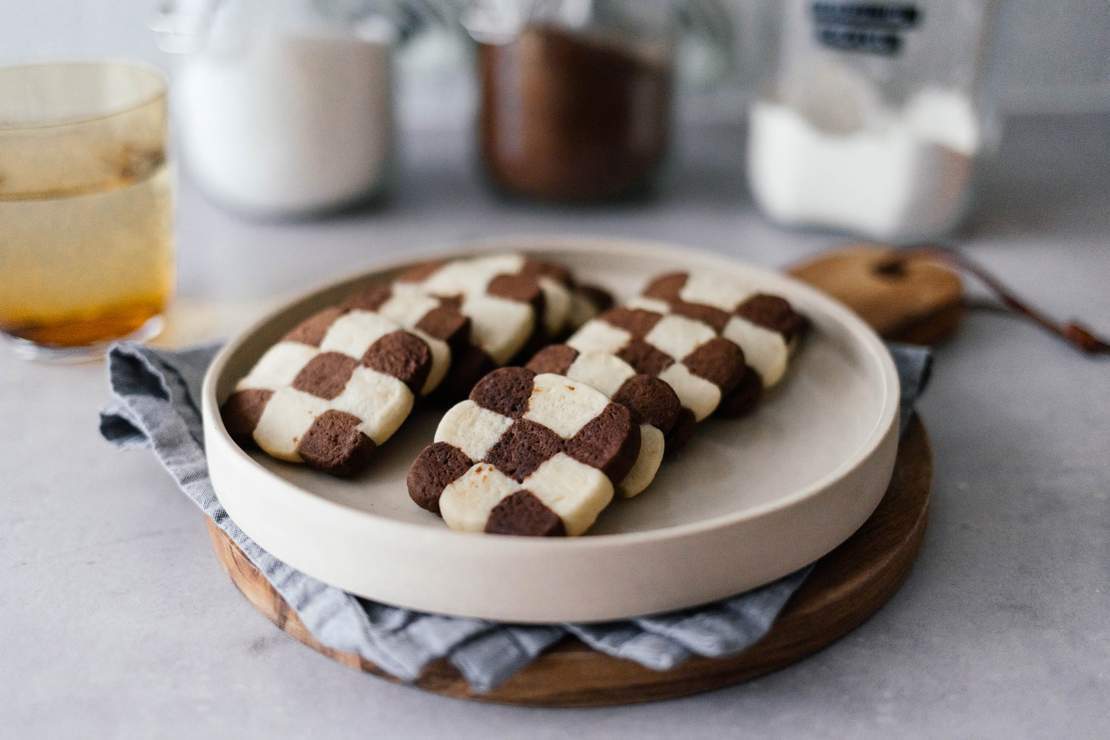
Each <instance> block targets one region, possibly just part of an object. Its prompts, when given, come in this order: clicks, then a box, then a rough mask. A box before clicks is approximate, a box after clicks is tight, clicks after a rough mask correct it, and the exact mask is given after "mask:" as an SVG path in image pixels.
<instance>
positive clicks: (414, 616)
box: [100, 343, 931, 691]
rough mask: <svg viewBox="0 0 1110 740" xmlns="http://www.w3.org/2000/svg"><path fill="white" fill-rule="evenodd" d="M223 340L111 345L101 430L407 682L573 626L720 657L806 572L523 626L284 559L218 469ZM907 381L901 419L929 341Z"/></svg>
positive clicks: (496, 678) (474, 664)
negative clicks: (609, 614)
mask: <svg viewBox="0 0 1110 740" xmlns="http://www.w3.org/2000/svg"><path fill="white" fill-rule="evenodd" d="M217 349H218V346H217V345H207V346H202V347H197V348H194V349H188V350H184V351H180V352H171V351H166V350H156V349H151V348H149V347H143V346H140V345H137V344H131V343H125V344H117V345H115V346H114V347H113V348H112V350H111V352H110V353H109V355H108V380H109V383H110V385H111V389H112V394H113V396H114V400H113V402H112V403H111V404H110V405H109V406H108V407H107V408H106V409H105V410H104V411H102V412H101V415H100V432H101V434H102V435H103V436H104V438H105V439H107V440H108V441H110V442H112V443H113V444H115V445H117V446H119V447H123V448H130V447H149V448H151V449H153V451H154V454H155V455H156V456H157V457H158V459H159V460H160V461H161V463H162V465H163V466H164V467H165V468H166V470H167V471H168V472H169V473H170V475H171V476H172V477H173V479H174V481H175V482H176V483H177V485H178V487H179V488H180V489H181V490H182V491H183V492H184V493H185V495H187V496H188V497H189V498H190V499H192V501H193V503H195V504H196V505H197V506H199V507H200V508H201V510H203V511H204V513H205V514H207V515H208V516H209V517H211V518H212V520H213V521H215V523H216V524H217V526H219V527H220V529H222V530H223V531H224V532H225V533H227V535H228V536H229V537H230V538H231V539H232V540H233V541H234V542H235V544H236V545H238V546H239V548H240V549H241V550H242V551H243V552H244V553H245V554H246V555H247V557H248V558H249V559H250V561H251V562H252V563H254V564H255V566H257V567H258V569H259V570H260V571H261V572H262V573H263V574H264V575H265V576H266V578H267V580H269V581H270V583H271V584H272V585H273V586H274V588H275V589H276V590H277V592H278V593H280V594H281V596H282V597H283V598H284V599H285V600H286V602H288V604H289V606H290V607H292V608H293V610H294V611H296V612H297V615H298V616H299V617H300V619H301V621H302V622H304V624H305V626H306V627H307V628H308V630H309V631H310V632H311V633H312V634H313V636H315V637H316V639H317V640H319V641H320V642H321V643H323V644H324V645H327V646H328V647H330V648H333V649H336V650H342V651H345V652H352V653H357V654H358V655H361V656H362V657H363V658H365V659H367V660H369V661H371V662H373V663H374V664H376V665H378V666H379V667H381V668H382V669H383V670H385V671H388V672H389V673H390V674H392V675H394V676H396V677H397V678H399V679H402V680H404V681H413V680H415V679H416V678H417V677H418V676H419V675H420V673H421V671H422V670H423V669H424V667H425V666H426V665H427V664H428V663H429V662H430V661H432V660H434V659H436V658H441V657H446V658H447V659H448V660H449V661H450V662H451V663H452V664H453V665H454V666H455V667H456V668H458V669H459V671H460V673H462V675H463V676H464V677H465V678H466V680H467V682H468V683H469V684H470V686H471V687H472V688H473V689H474V690H476V691H489V690H490V689H492V688H494V687H496V686H497V685H498V684H500V683H501V682H503V681H504V680H505V679H507V678H509V677H510V676H511V675H513V673H515V672H516V671H518V670H520V669H521V668H523V667H524V666H526V665H528V664H529V663H530V662H531V661H532V660H534V659H535V658H536V656H537V655H539V654H540V653H541V652H543V651H544V650H545V649H547V648H548V647H550V646H552V645H554V644H555V643H556V642H558V641H559V640H560V639H562V638H563V637H565V636H566V635H568V634H571V635H574V636H575V637H578V638H579V639H581V640H582V641H583V642H585V643H586V644H587V645H589V646H590V647H592V648H593V649H595V650H598V651H601V652H603V653H606V654H608V655H613V656H616V657H619V658H626V659H628V660H633V661H636V662H637V663H640V664H641V665H644V666H646V667H648V668H653V669H655V670H666V669H668V668H672V667H674V666H676V665H678V664H679V663H681V662H682V661H684V660H686V659H687V658H689V657H690V656H691V655H704V656H710V657H721V656H725V655H731V654H735V653H738V652H740V651H741V650H744V649H745V648H747V647H749V646H750V645H752V644H754V643H755V642H757V641H758V640H759V639H760V638H761V637H763V635H765V634H766V633H767V630H769V629H770V628H771V625H772V624H774V621H775V619H776V618H777V617H778V614H779V612H780V611H781V610H782V608H783V606H785V605H786V602H787V601H788V600H789V599H790V597H791V595H793V593H794V592H795V591H796V590H797V589H798V587H799V586H800V585H801V584H802V582H803V581H804V580H805V578H806V576H807V575H808V574H809V571H810V569H811V568H812V566H807V567H806V568H802V569H801V570H799V571H797V572H795V573H792V574H790V575H788V576H786V577H784V578H782V579H780V580H778V581H775V582H774V583H770V584H768V585H766V586H762V587H760V588H757V589H755V590H752V591H748V592H746V593H743V594H739V595H737V596H733V597H731V598H728V599H724V600H722V601H718V602H716V603H713V604H707V605H704V606H699V607H695V608H692V609H685V610H682V611H678V612H673V613H670V614H662V615H655V616H650V617H641V618H639V619H630V620H622V621H617V622H608V623H603V624H553V625H513V624H499V623H496V622H490V621H485V620H479V619H463V618H457V617H448V616H443V615H437V614H424V613H420V612H414V611H411V610H409V609H401V608H398V607H394V606H389V605H387V604H379V603H375V602H371V601H367V600H365V599H361V598H358V597H356V596H353V595H351V594H348V593H347V592H345V591H342V590H341V589H338V588H335V587H333V586H329V585H327V584H325V583H323V582H321V581H318V580H316V579H314V578H311V577H309V576H307V575H305V574H304V573H301V572H300V571H298V570H295V569H294V568H292V567H290V566H288V565H286V564H285V563H283V562H282V561H280V560H278V559H277V558H275V557H274V556H273V555H270V553H268V552H266V551H265V550H263V549H262V548H261V547H259V546H258V545H257V544H256V543H255V542H254V541H253V540H251V539H250V538H249V537H247V536H246V534H244V533H243V531H242V530H241V529H239V527H237V526H236V525H235V522H233V521H231V519H230V518H229V517H228V515H227V512H226V511H224V508H223V507H222V506H221V505H220V502H219V500H218V499H217V498H216V494H215V492H214V491H213V489H212V482H211V480H209V478H208V467H207V464H206V462H205V457H204V435H203V431H202V428H201V416H200V405H199V399H200V387H201V381H202V379H203V377H204V371H205V369H206V368H207V367H208V364H209V362H211V360H212V357H213V356H214V355H215V353H216V350H217ZM890 351H891V354H892V356H893V357H894V360H895V364H896V365H897V367H898V374H899V376H900V377H901V381H902V399H901V401H902V425H903V426H902V428H903V430H904V429H905V425H906V424H907V423H908V421H909V419H910V418H911V417H912V414H913V403H914V401H915V400H916V399H917V398H918V396H919V395H920V394H921V392H922V391H923V390H924V387H925V384H926V383H927V381H928V377H929V370H930V366H931V355H930V353H929V351H928V350H927V349H923V348H920V347H910V346H907V345H892V346H891V348H890Z"/></svg>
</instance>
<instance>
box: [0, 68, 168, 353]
mask: <svg viewBox="0 0 1110 740" xmlns="http://www.w3.org/2000/svg"><path fill="white" fill-rule="evenodd" d="M166 118H167V105H166V81H165V77H164V76H163V75H162V74H161V72H159V71H158V70H156V69H154V68H152V67H148V66H146V65H143V64H132V63H126V62H67V63H50V64H36V65H27V66H19V67H6V68H0V332H2V333H3V334H4V335H6V336H7V337H8V338H9V339H11V340H12V341H13V346H14V347H15V349H16V350H17V352H18V353H19V354H21V355H23V356H27V357H32V358H42V359H51V360H80V359H86V358H88V357H92V356H96V355H99V354H102V353H103V351H104V349H105V348H106V346H107V344H108V343H109V342H111V341H112V340H115V339H120V338H125V337H126V338H130V339H135V340H142V339H148V338H150V337H152V336H154V335H155V334H157V333H158V331H159V330H160V329H161V326H162V319H161V314H162V312H163V309H164V308H165V305H166V303H167V302H168V301H169V298H170V295H171V293H172V292H173V285H174V247H173V172H172V171H171V169H170V167H169V164H168V159H167V155H166Z"/></svg>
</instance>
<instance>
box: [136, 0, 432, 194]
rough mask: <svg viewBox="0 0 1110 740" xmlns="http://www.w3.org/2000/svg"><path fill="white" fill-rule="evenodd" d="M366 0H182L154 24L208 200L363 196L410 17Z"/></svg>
mask: <svg viewBox="0 0 1110 740" xmlns="http://www.w3.org/2000/svg"><path fill="white" fill-rule="evenodd" d="M403 11H404V7H403V5H402V4H401V3H392V2H381V1H379V2H374V1H372V0H276V1H273V2H269V1H266V0H191V1H190V0H180V1H179V2H176V3H170V4H169V7H168V9H167V10H166V11H165V13H164V15H163V16H162V17H161V18H160V20H159V22H158V25H157V27H156V30H158V31H160V32H161V33H162V44H161V45H162V48H163V49H165V50H167V51H170V52H173V53H177V54H180V55H181V64H180V65H179V68H178V69H177V74H176V80H175V82H176V84H175V101H174V103H175V116H176V118H175V123H176V128H177V133H178V137H179V139H180V142H181V145H182V150H183V156H182V159H183V161H184V162H185V165H186V170H187V172H188V173H189V175H190V176H191V179H192V180H194V181H195V182H197V183H198V184H199V185H200V187H201V188H202V189H203V190H204V191H205V192H206V193H208V194H209V195H210V196H211V197H212V198H213V199H214V200H216V201H218V202H220V203H223V204H227V205H229V206H231V207H233V208H236V209H239V210H244V211H248V212H251V213H257V214H263V215H266V214H269V215H304V214H311V213H313V212H318V211H325V210H330V209H335V208H340V207H343V206H346V205H350V204H353V203H357V202H359V201H363V200H366V199H369V198H371V197H372V196H374V195H376V194H377V193H378V192H380V191H381V190H382V189H383V187H384V186H385V184H386V181H387V176H388V173H389V171H390V169H391V164H392V160H393V151H394V139H393V129H394V111H393V52H394V48H395V47H396V45H397V43H398V40H399V39H400V38H401V37H402V35H403V34H404V33H405V32H407V31H411V29H409V28H405V27H404V25H403V24H404V23H405V22H411V21H412V20H413V19H414V18H417V16H412V15H406V14H405V13H404V12H403Z"/></svg>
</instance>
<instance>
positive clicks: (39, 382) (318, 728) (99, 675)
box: [0, 117, 1110, 738]
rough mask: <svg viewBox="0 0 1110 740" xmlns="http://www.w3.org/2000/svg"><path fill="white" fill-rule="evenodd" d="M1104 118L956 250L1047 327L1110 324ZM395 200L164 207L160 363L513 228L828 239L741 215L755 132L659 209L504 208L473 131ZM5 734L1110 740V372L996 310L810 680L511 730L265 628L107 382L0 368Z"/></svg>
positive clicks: (513, 721) (1066, 145)
mask: <svg viewBox="0 0 1110 740" xmlns="http://www.w3.org/2000/svg"><path fill="white" fill-rule="evenodd" d="M1108 141H1110V118H1107V117H1080V118H1069V119H1057V118H1039V119H1022V120H1020V121H1016V122H1013V123H1012V124H1011V126H1010V128H1009V131H1008V134H1007V136H1006V138H1005V140H1004V142H1003V145H1002V149H1001V151H1000V152H999V158H998V159H997V160H996V161H994V162H993V163H991V164H990V165H989V166H988V167H987V169H986V172H985V177H984V183H983V187H982V189H981V190H980V198H979V205H978V210H977V215H976V216H975V217H974V218H973V220H972V222H971V224H970V225H969V228H968V231H967V234H966V235H965V237H964V238H963V240H962V243H963V244H965V245H966V247H967V249H968V250H969V251H970V252H971V253H972V254H974V255H975V256H977V257H979V258H980V259H981V260H982V261H983V262H985V263H987V264H988V265H990V266H991V267H993V268H995V269H996V270H997V271H998V272H999V273H1001V274H1002V275H1005V276H1006V277H1007V278H1008V279H1010V280H1011V281H1012V282H1013V284H1014V285H1015V286H1019V287H1020V289H1021V290H1022V291H1023V292H1024V293H1025V294H1026V295H1028V296H1029V297H1030V298H1033V299H1035V300H1036V301H1039V302H1040V303H1042V304H1043V305H1044V306H1045V307H1046V308H1047V309H1049V310H1051V311H1052V312H1053V313H1055V314H1057V315H1061V316H1064V315H1069V314H1071V313H1078V314H1081V315H1082V316H1084V317H1086V318H1087V319H1089V320H1090V321H1091V322H1092V323H1094V324H1095V325H1097V326H1100V327H1101V328H1102V329H1103V330H1104V331H1110V290H1108V288H1107V285H1108V284H1110V195H1108V193H1110V147H1108V146H1107V142H1108ZM406 144H407V147H406V152H405V155H406V156H405V163H404V167H402V168H401V175H400V177H399V179H398V183H397V187H396V188H395V191H394V197H393V198H392V199H391V201H390V202H389V203H388V204H387V205H386V206H385V207H383V208H379V209H377V210H374V211H369V212H361V213H354V214H350V215H347V216H344V217H340V218H333V219H330V220H325V221H318V222H311V223H285V224H275V223H258V222H252V221H249V220H243V219H240V218H237V217H235V216H233V215H230V214H227V213H225V212H223V211H221V210H219V209H217V208H216V207H214V206H213V205H211V204H209V203H207V202H206V201H205V200H204V199H203V198H202V197H201V196H200V195H199V194H197V193H196V192H195V190H193V189H192V188H191V187H190V186H189V185H188V183H185V184H184V185H183V187H182V191H181V196H180V207H179V214H180V218H179V234H180V238H179V245H180V273H181V274H180V281H179V284H180V298H179V300H178V301H177V304H176V305H175V308H174V311H173V312H172V315H171V330H170V332H169V334H168V341H174V342H183V341H189V340H192V339H195V338H199V337H203V336H206V335H207V336H210V335H214V334H218V333H220V332H225V331H229V330H231V329H232V328H234V327H235V326H236V325H239V324H242V323H243V322H244V321H246V320H248V319H249V318H250V317H251V316H252V315H253V314H255V313H256V312H257V311H258V310H260V307H262V306H263V305H264V304H265V303H266V302H267V301H272V300H273V299H274V297H275V296H280V295H284V294H287V293H290V292H293V291H296V290H298V289H300V288H301V287H303V286H306V285H309V284H311V283H313V282H316V281H319V280H322V279H324V278H327V277H330V276H333V275H340V274H343V273H345V272H349V271H352V270H355V269H358V268H360V267H363V266H366V265H370V264H372V263H373V262H374V260H375V259H378V258H380V257H382V256H384V255H387V254H395V253H402V252H404V251H405V250H406V249H409V248H412V247H414V246H417V245H435V244H441V243H449V242H454V241H458V240H461V239H469V238H476V237H481V236H491V235H502V234H509V233H514V232H542V233H552V234H564V233H590V234H608V235H620V236H637V237H648V238H652V239H663V240H671V241H674V242H681V243H687V244H691V245H697V246H701V247H705V248H708V249H713V250H717V251H719V252H722V253H726V254H730V255H735V256H736V257H738V258H742V259H746V260H751V261H755V262H759V263H764V264H769V265H784V264H786V263H789V262H790V261H792V260H794V259H797V258H799V257H802V256H804V255H807V254H811V253H813V252H815V251H817V250H819V249H822V248H825V247H829V246H832V245H834V244H836V243H837V242H838V241H839V240H838V239H837V238H836V237H835V236H830V235H827V234H815V233H807V234H799V233H793V232H786V231H783V230H780V229H778V228H776V227H774V226H772V225H771V224H769V223H767V222H766V221H765V220H763V219H762V218H761V217H760V216H759V215H758V214H757V213H756V212H755V211H754V209H753V207H752V205H751V201H750V198H749V196H748V194H747V192H746V189H745V187H744V184H743V178H742V174H741V173H742V167H741V162H742V148H743V147H742V134H741V132H739V131H736V130H724V129H721V130H707V131H702V132H697V135H693V136H687V137H686V139H685V140H684V141H682V142H681V146H680V147H679V156H677V157H676V158H675V160H676V161H675V164H674V166H673V170H672V173H671V178H670V180H669V182H668V183H667V184H666V187H665V188H664V190H663V193H662V194H661V196H660V197H659V198H658V199H657V200H655V201H654V202H651V203H648V204H642V205H631V206H625V207H621V208H617V209H599V210H574V211H567V210H559V209H551V208H536V207H531V206H524V205H519V204H516V205H514V204H505V203H503V202H500V201H498V200H497V199H496V198H494V197H492V196H491V195H489V194H488V193H487V192H486V191H485V190H484V189H483V188H482V187H481V184H480V183H479V182H478V181H477V180H476V178H475V177H474V173H473V170H472V167H471V160H470V153H469V151H468V150H467V148H466V146H465V137H464V136H463V135H462V134H459V135H441V136H431V135H422V136H416V137H414V138H413V139H412V140H410V141H407V142H406ZM0 378H2V380H3V382H2V383H0V417H2V418H4V419H5V420H7V421H6V423H5V424H3V425H2V426H0V450H2V452H0V481H2V483H0V489H2V490H3V506H2V507H0V579H2V581H0V584H2V589H0V665H2V666H3V668H2V670H0V736H4V737H27V738H31V737H34V738H38V737H44V738H45V737H51V738H61V737H82V738H101V737H135V738H153V737H159V738H176V737H190V738H191V737H211V738H218V737H228V738H232V737H234V738H242V737H269V738H279V737H294V736H298V737H299V736H312V737H315V738H325V737H328V738H330V737H351V738H355V737H359V738H366V737H453V738H454V737H478V738H489V737H524V736H529V737H536V738H556V737H594V736H596V737H615V736H635V737H638V738H650V737H672V736H678V735H682V736H684V737H701V736H706V737H722V736H726V737H727V736H736V735H741V734H744V735H752V736H756V735H758V736H771V737H801V736H812V737H829V736H846V735H851V736H855V737H886V736H892V735H894V736H900V737H916V736H933V737H935V736H946V737H980V738H982V737H1007V736H1013V735H1015V734H1016V735H1020V736H1029V737H1060V736H1071V737H1095V736H1100V735H1101V736H1103V737H1105V732H1106V731H1107V730H1106V727H1107V724H1106V721H1107V720H1108V719H1110V708H1108V702H1107V697H1108V696H1110V578H1108V576H1110V361H1107V360H1105V359H1104V360H1102V361H1094V360H1090V359H1087V358H1084V357H1081V356H1080V355H1078V354H1076V353H1073V352H1072V351H1070V350H1068V349H1066V348H1065V347H1064V346H1063V345H1061V344H1060V343H1059V342H1057V341H1056V340H1055V339H1053V338H1050V337H1048V336H1046V335H1045V334H1043V333H1041V332H1039V331H1037V330H1035V329H1033V328H1030V327H1029V326H1027V325H1025V324H1022V323H1019V322H1017V321H1015V320H1013V319H1012V318H1009V317H1007V316H1004V315H1000V314H997V313H992V312H975V313H974V314H972V315H971V316H970V318H969V319H968V320H967V322H966V325H965V326H964V327H963V330H962V332H961V333H960V335H959V336H958V337H957V338H956V339H955V340H954V341H952V342H951V343H950V344H948V345H946V346H944V347H943V348H941V349H940V351H939V352H938V366H937V371H936V375H935V379H934V383H933V386H932V388H931V389H930V392H929V394H928V396H927V398H926V399H925V401H924V402H923V403H922V404H921V407H922V411H923V413H924V416H925V418H926V420H927V423H928V426H929V429H930V431H931V433H932V436H933V444H934V446H935V451H936V473H937V475H936V484H935V490H934V500H933V510H932V519H931V522H930V527H929V530H928V534H927V536H926V541H925V546H924V550H923V552H922V555H921V557H920V559H919V561H918V562H917V564H916V566H915V568H914V570H913V572H912V574H911V576H910V578H909V580H908V582H907V583H906V584H905V586H904V587H903V588H902V590H901V591H900V592H899V593H898V594H897V595H896V596H895V597H894V599H893V600H892V601H891V602H890V603H889V604H888V605H887V606H886V607H885V608H883V609H882V610H881V611H880V612H879V613H878V614H877V615H875V617H874V618H872V619H871V620H870V621H869V622H867V623H866V624H865V625H864V626H862V627H861V628H860V629H858V630H856V631H855V632H853V633H852V634H850V635H849V636H847V637H846V638H844V639H843V640H841V641H840V642H838V643H836V644H835V645H833V646H832V647H830V648H828V649H826V650H824V651H823V652H821V653H820V654H818V655H815V656H813V657H812V658H810V659H809V660H806V661H804V662H802V663H800V664H798V665H795V666H793V667H791V668H788V669H786V670H783V671H780V672H778V673H775V674H773V675H770V676H767V677H765V678H762V679H759V680H757V681H753V682H751V683H748V684H746V685H743V686H739V687H735V688H730V689H725V690H722V691H717V692H714V693H710V694H705V695H702V696H697V697H693V698H689V699H684V700H679V701H671V702H664V703H659V704H654V705H646V706H638V707H624V708H612V709H599V710H577V711H566V710H527V709H520V708H511V707H499V706H483V705H477V704H470V703H465V702H459V701H452V700H448V699H442V698H439V697H436V696H431V695H426V694H423V693H421V692H419V691H416V690H413V689H410V688H405V687H399V686H393V685H389V684H386V683H384V682H382V681H379V680H376V679H373V678H371V677H367V676H363V675H360V674H358V673H356V672H353V671H351V670H348V669H346V668H343V667H341V666H339V665H338V664H336V663H333V662H331V661H329V660H327V659H325V658H323V657H321V656H319V655H317V654H315V653H313V652H312V651H310V650H307V649H305V648H304V647H302V646H301V645H300V644H298V643H296V642H294V641H293V640H292V639H290V638H288V637H287V636H285V635H284V634H283V633H281V632H279V631H278V630H277V629H276V628H275V627H273V626H272V625H271V624H270V623H269V622H267V621H266V620H265V619H264V618H262V617H261V616H260V615H259V614H257V613H256V612H255V611H254V610H253V609H252V608H251V607H250V606H249V605H248V604H247V603H246V601H244V600H243V598H242V597H241V596H240V595H239V594H238V592H236V590H235V588H234V587H233V586H232V585H231V584H230V583H229V582H228V580H227V578H226V577H225V576H224V575H223V573H222V572H221V571H220V569H219V566H218V565H217V564H216V561H215V559H214V557H213V555H212V552H211V548H210V546H209V543H208V537H207V535H206V533H205V530H204V526H203V523H202V521H201V518H200V515H199V514H198V513H197V512H196V511H195V510H194V508H193V506H192V504H190V503H189V502H188V501H186V499H185V498H184V497H183V496H181V495H179V494H178V493H177V492H176V491H175V489H174V487H173V485H172V484H171V483H170V481H169V479H168V478H167V476H166V475H165V474H164V473H163V471H162V470H161V469H160V468H159V466H158V464H157V462H156V461H155V460H154V458H153V457H152V456H150V455H148V454H145V453H142V452H130V453H119V452H116V451H114V450H112V449H110V448H109V447H108V445H107V444H106V443H104V442H102V441H101V440H100V439H99V438H98V436H97V434H96V411H97V409H98V408H99V407H100V406H101V404H103V403H104V402H105V400H106V399H107V392H106V388H105V379H104V368H103V365H102V364H99V363H96V364H89V365H83V366H77V367H57V366H44V365H38V364H28V363H25V362H21V361H18V360H16V359H14V358H12V357H11V356H9V355H8V354H7V353H0Z"/></svg>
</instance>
